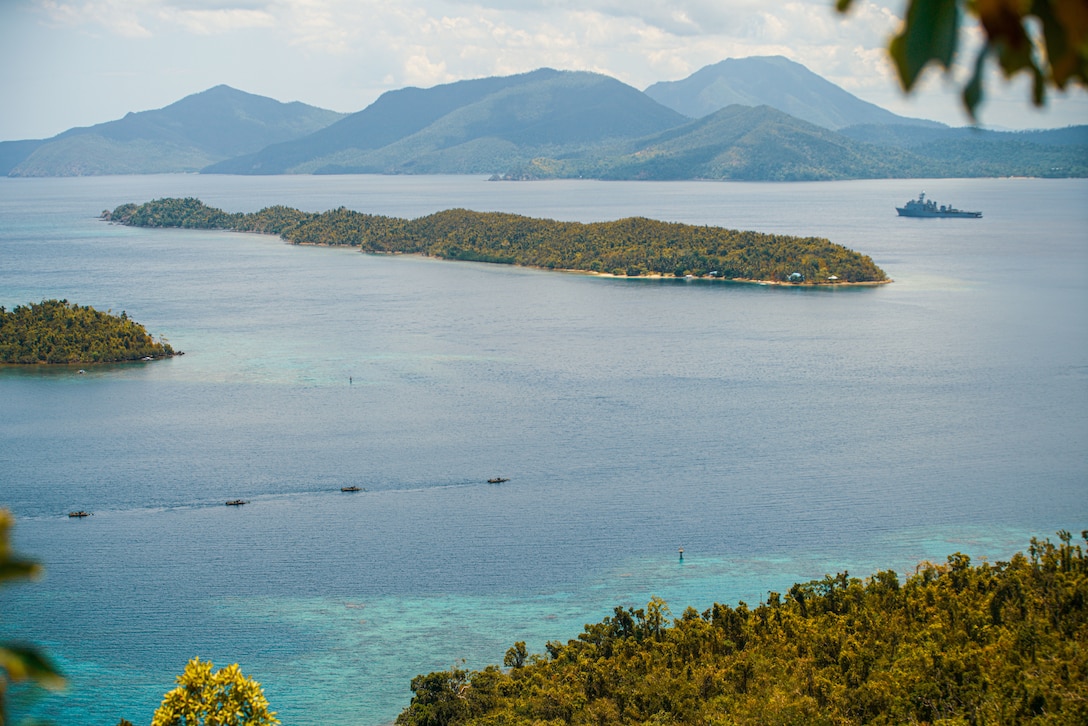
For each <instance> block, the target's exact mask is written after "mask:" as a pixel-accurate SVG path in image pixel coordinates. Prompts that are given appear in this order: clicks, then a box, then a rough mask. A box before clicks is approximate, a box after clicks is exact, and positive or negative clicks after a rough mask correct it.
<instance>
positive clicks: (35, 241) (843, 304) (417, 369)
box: [0, 176, 1088, 726]
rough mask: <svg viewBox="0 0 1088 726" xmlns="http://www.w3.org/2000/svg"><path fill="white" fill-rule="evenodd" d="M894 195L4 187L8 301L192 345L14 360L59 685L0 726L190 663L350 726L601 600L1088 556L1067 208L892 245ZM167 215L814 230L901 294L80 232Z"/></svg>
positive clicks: (30, 596) (600, 187)
mask: <svg viewBox="0 0 1088 726" xmlns="http://www.w3.org/2000/svg"><path fill="white" fill-rule="evenodd" d="M917 187H918V183H917V182H893V181H889V182H866V183H830V184H783V185H759V184H735V185H734V184H695V183H692V184H688V183H678V184H601V183H596V182H557V183H553V182H549V183H542V184H535V183H533V184H493V183H488V182H485V181H484V180H482V179H477V178H465V177H440V178H430V177H426V178H411V177H391V178H384V177H383V178H374V177H316V178H268V179H248V178H246V179H239V178H229V177H214V178H208V177H199V176H164V177H146V178H145V177H120V178H108V179H106V178H101V179H54V180H14V179H13V180H8V179H0V259H2V264H0V304H2V305H6V306H8V307H11V306H13V305H15V304H20V303H25V302H29V301H36V300H40V299H42V298H45V297H65V298H68V299H70V300H72V301H75V302H79V303H81V304H91V305H94V306H96V307H99V308H103V309H106V308H112V309H114V310H115V311H119V310H126V311H127V312H128V314H129V315H130V316H132V317H133V318H134V319H136V320H138V321H140V322H142V323H144V324H145V325H147V326H148V328H149V329H150V330H151V331H152V332H154V333H156V334H164V335H166V337H167V338H168V339H169V340H170V341H171V343H172V344H173V345H175V346H176V347H178V348H180V349H182V350H185V351H186V355H185V356H183V357H181V358H177V359H174V360H170V361H162V362H156V363H154V364H151V365H134V366H112V367H104V368H94V369H90V370H89V371H88V372H87V373H86V374H85V375H78V374H76V373H75V372H74V371H73V370H70V369H64V370H53V369H50V370H39V369H30V370H28V369H5V370H2V371H0V407H2V411H3V416H2V417H0V492H2V495H0V502H2V503H3V504H4V505H6V506H9V507H11V508H12V509H13V511H14V512H15V514H16V516H17V518H18V525H17V530H16V541H17V545H18V547H19V549H20V550H21V551H24V552H27V553H30V554H33V555H35V556H37V557H39V558H40V559H42V560H43V561H44V563H45V564H46V567H47V577H46V578H45V579H44V580H43V581H41V582H38V583H34V584H29V585H25V586H19V587H17V588H14V589H9V590H8V591H6V592H5V593H4V594H3V595H2V600H0V604H2V607H3V611H2V612H3V618H2V619H0V627H2V629H3V631H2V632H0V637H3V638H9V637H25V638H28V639H33V640H35V641H37V642H41V643H43V644H44V645H46V646H47V647H48V649H49V650H50V652H51V653H53V654H55V655H56V656H57V657H58V659H59V660H60V662H61V664H62V666H63V667H64V669H65V671H66V672H67V673H68V674H69V676H70V678H71V687H70V688H69V689H68V691H67V692H66V693H64V694H60V695H48V694H47V695H43V694H41V693H39V692H34V691H29V690H26V689H20V690H18V691H17V692H16V693H15V694H14V711H15V715H16V716H17V717H28V716H33V717H38V718H45V719H51V720H53V721H55V722H57V723H88V724H107V725H108V726H112V725H113V724H115V723H116V722H117V720H118V719H119V718H121V717H122V716H124V717H126V718H128V719H130V720H132V721H134V722H137V723H139V722H141V721H143V722H146V721H148V720H149V719H150V715H151V712H152V711H153V709H154V708H155V706H156V705H157V703H158V701H159V699H161V696H162V693H163V692H165V691H166V690H168V688H169V687H170V685H171V682H172V679H173V676H174V675H175V674H177V673H178V672H180V671H181V669H182V668H183V666H184V663H185V662H186V661H187V660H188V659H189V658H191V657H192V656H194V655H199V656H201V657H202V658H211V659H212V660H214V661H215V662H216V663H218V664H227V663H231V662H239V663H241V665H242V667H243V670H244V671H245V672H247V673H249V674H251V675H253V676H254V677H256V678H257V679H258V680H260V681H261V682H262V683H263V684H264V686H265V690H266V693H267V694H268V696H269V698H270V700H271V701H272V704H273V707H274V708H276V709H277V710H278V711H279V712H280V715H281V717H282V719H283V721H284V723H287V724H360V725H361V726H373V725H375V724H383V723H388V722H389V721H391V720H392V719H393V718H394V717H395V716H396V714H397V713H398V712H399V710H400V709H401V708H403V707H404V706H405V705H406V704H407V701H408V698H409V696H410V692H409V690H408V683H409V681H410V679H411V677H412V676H413V675H415V674H418V673H421V672H426V671H429V670H433V669H439V668H448V667H450V666H452V665H454V664H456V663H459V662H460V659H462V658H463V659H465V661H466V663H467V664H468V665H470V666H472V667H482V666H483V665H485V664H487V663H493V662H501V660H502V656H503V653H504V652H505V650H506V648H508V647H509V646H510V645H511V644H512V643H513V642H514V641H516V640H525V641H527V642H528V644H529V647H530V650H533V651H536V652H541V651H542V650H543V646H544V643H545V642H546V641H547V640H550V639H562V640H565V639H567V638H571V637H575V636H576V635H577V632H578V631H579V630H580V629H581V626H582V625H583V624H584V623H586V622H593V621H597V620H600V619H601V618H603V617H604V616H606V615H608V614H609V613H610V612H611V610H612V608H613V607H614V606H616V605H623V606H635V607H641V606H643V605H645V603H646V602H647V601H648V600H649V599H650V597H652V596H654V595H657V596H661V597H664V598H665V599H666V600H667V601H668V602H669V604H670V605H671V606H672V608H673V612H674V614H676V615H679V614H680V612H682V611H683V609H684V608H685V607H686V606H688V605H692V606H694V607H696V608H697V609H700V610H702V609H705V608H707V607H709V606H710V605H711V604H712V603H713V602H714V601H724V602H735V601H736V600H738V599H745V600H747V601H748V602H750V603H754V602H757V601H759V600H760V599H761V598H763V597H765V596H766V592H767V591H768V590H778V591H783V590H785V589H788V587H789V586H790V584H792V583H793V582H795V581H798V580H807V579H812V578H819V577H822V576H823V575H824V574H826V573H830V572H836V571H839V570H842V569H849V570H850V571H851V572H852V573H854V574H859V575H864V574H868V573H870V572H872V571H874V570H876V569H883V568H888V567H892V568H896V569H900V570H903V571H906V570H909V569H910V568H911V567H912V566H913V565H914V563H916V562H917V561H918V560H919V559H923V558H934V559H943V557H944V556H946V555H947V554H949V553H951V552H953V551H957V550H961V551H965V552H968V553H969V554H972V555H973V556H985V557H989V558H991V559H999V558H1005V557H1008V556H1009V555H1011V554H1012V552H1014V551H1015V550H1017V549H1022V548H1023V547H1025V546H1026V544H1027V540H1028V538H1029V537H1031V536H1032V535H1040V536H1046V535H1048V534H1052V533H1053V532H1054V531H1055V530H1056V529H1059V528H1066V529H1070V530H1074V531H1080V530H1081V529H1083V528H1085V526H1088V525H1086V524H1085V523H1086V522H1088V516H1086V515H1088V506H1086V502H1088V497H1086V493H1088V476H1086V472H1088V341H1086V339H1085V335H1084V331H1085V330H1086V329H1088V326H1086V325H1085V322H1086V320H1085V311H1086V310H1088V304H1086V303H1088V283H1086V281H1085V278H1084V275H1083V270H1084V269H1088V266H1086V264H1085V263H1086V262H1088V249H1086V241H1088V240H1086V239H1085V236H1084V230H1085V229H1088V224H1086V223H1088V213H1086V212H1085V211H1084V210H1083V208H1082V204H1081V202H1082V200H1083V198H1084V197H1085V192H1088V186H1086V184H1085V183H1084V182H1081V181H1041V180H977V181H955V180H941V181H936V180H934V181H928V182H926V186H925V189H926V191H927V193H928V194H929V196H931V197H933V198H935V199H939V200H941V201H942V202H945V201H947V202H950V203H954V204H955V205H956V206H958V207H961V208H972V209H973V208H979V209H983V210H984V212H985V214H986V216H985V217H984V218H983V219H982V220H907V219H899V218H896V217H895V216H894V209H893V207H894V205H895V204H897V203H902V202H903V201H904V200H906V199H908V198H912V197H913V196H916V195H917V191H918V189H917ZM163 195H192V196H199V197H201V198H202V199H204V200H205V201H207V202H208V203H210V204H214V205H217V206H221V207H223V208H225V209H228V210H251V209H257V208H259V207H261V206H265V205H268V204H274V203H285V204H291V205H294V206H299V207H303V208H307V209H326V208H331V207H337V206H340V205H341V204H342V205H344V206H348V207H351V208H355V209H360V210H363V211H372V212H379V213H384V214H397V215H402V216H415V215H419V214H424V213H428V212H431V211H435V210H437V209H443V208H448V207H454V206H464V207H468V208H473V209H481V210H504V211H515V212H521V213H526V214H533V215H537V216H548V217H555V218H561V219H581V220H592V219H613V218H618V217H621V216H627V215H631V214H644V215H646V216H651V217H656V218H660V219H670V220H681V221H689V222H692V223H700V224H702V223H707V224H721V225H725V226H730V227H738V228H743V229H759V230H762V231H774V232H782V233H792V234H806V235H807V234H818V235H822V236H828V237H830V238H831V239H832V240H834V241H837V242H842V243H844V244H847V245H848V246H851V247H854V248H856V249H860V250H862V251H864V252H866V253H868V254H871V255H872V256H873V257H874V259H875V260H876V261H877V263H878V264H880V265H881V266H883V267H884V268H885V269H886V270H887V271H888V272H889V274H890V275H891V276H892V277H893V278H895V280H896V282H895V283H894V284H892V285H888V286H884V287H879V288H866V289H849V290H846V289H836V290H811V289H781V288H771V287H761V286H752V285H728V284H722V283H710V282H684V281H640V280H612V279H600V278H591V277H585V276H581V275H568V274H558V273H546V272H541V271H535V270H521V269H513V268H508V267H498V266H489V265H478V264H464V263H445V262H439V261H434V260H426V259H419V258H411V257H368V256H364V255H360V254H358V253H353V252H350V251H346V250H334V249H317V248H297V247H291V246H287V245H284V244H282V243H280V242H279V241H278V240H276V239H272V238H267V237H260V236H255V235H240V234H229V233H210V232H194V231H178V230H134V229H127V228H121V227H116V226H111V225H107V224H103V223H101V222H99V221H97V220H96V219H95V218H94V217H95V216H96V215H97V214H98V212H99V211H100V210H101V209H102V208H106V207H113V206H116V205H117V204H120V203H122V202H125V201H130V200H133V201H142V200H145V199H149V198H152V197H155V196H163ZM889 212H890V213H891V214H889ZM1041 220H1045V221H1041ZM349 381H350V382H349ZM500 474H501V475H503V476H507V477H510V481H509V482H508V483H506V484H503V485H501V486H493V485H488V484H487V483H486V481H485V480H486V479H487V478H488V477H491V476H495V475H500ZM348 484H355V485H358V486H361V487H365V488H366V489H367V491H366V492H359V493H357V494H350V495H349V494H342V493H341V492H340V491H339V489H340V487H341V486H344V485H348ZM235 497H240V498H244V499H247V500H249V501H250V504H247V505H246V506H245V507H242V508H237V509H236V508H229V507H224V506H223V502H225V501H226V500H227V499H232V498H235ZM71 509H87V510H90V511H93V512H94V516H93V517H90V518H87V519H85V520H81V521H74V520H69V519H68V518H67V517H66V516H64V513H65V512H67V511H69V510H71ZM679 547H683V548H684V549H685V561H684V562H683V563H682V564H681V563H680V562H679V561H678V557H677V549H678V548H679Z"/></svg>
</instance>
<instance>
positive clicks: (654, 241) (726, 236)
mask: <svg viewBox="0 0 1088 726" xmlns="http://www.w3.org/2000/svg"><path fill="white" fill-rule="evenodd" d="M103 217H104V218H106V219H109V220H112V221H115V222H120V223H122V224H128V225H133V226H139V227H183V228H198V229H229V230H239V231H248V232H263V233H266V234H278V235H280V236H281V237H282V238H283V239H285V240H287V241H288V242H293V243H295V244H321V245H349V246H354V247H359V248H360V249H361V250H363V251H364V252H389V253H391V252H400V253H413V254H423V255H429V256H432V257H440V258H444V259H450V260H472V261H476V262H495V263H501V264H510V265H523V266H529V267H542V268H547V269H563V270H579V271H587V272H600V273H610V274H616V275H627V276H633V277H637V276H644V275H669V276H677V277H683V276H685V275H693V276H695V277H715V278H724V279H730V280H764V281H774V282H786V281H789V280H790V279H791V276H793V275H797V276H799V278H800V279H801V280H803V281H805V282H807V283H819V284H833V283H843V282H882V281H885V280H886V279H887V276H886V275H885V273H884V271H883V270H881V269H880V268H879V267H877V266H876V264H875V263H874V262H873V261H872V259H871V258H869V257H868V256H865V255H861V254H859V253H857V252H854V251H853V250H849V249H847V248H846V247H843V246H842V245H837V244H833V243H832V242H830V241H828V240H826V239H823V238H820V237H793V236H787V235H774V234H762V233H759V232H741V231H737V230H729V229H723V228H721V227H707V226H701V227H700V226H695V225H689V224H676V223H668V222H659V221H655V220H652V219H645V218H641V217H636V218H629V219H621V220H617V221H614V222H598V223H593V224H581V223H578V222H558V221H555V220H550V219H534V218H530V217H523V216H519V215H516V214H501V213H497V212H486V213H485V212H472V211H469V210H466V209H450V210H447V211H444V212H438V213H436V214H431V215H428V216H426V217H420V218H418V219H413V220H406V219H399V218H395V217H385V216H380V215H371V214H363V213H360V212H354V211H351V210H349V209H345V208H343V207H341V208H339V209H334V210H331V211H328V212H322V213H306V212H300V211H299V210H297V209H291V208H288V207H282V206H277V207H269V208H267V209H262V210H261V211H259V212H256V213H254V214H228V213H227V212H224V211H222V210H219V209H215V208H213V207H208V206H207V205H205V204H204V203H202V202H201V201H200V200H198V199H193V198H187V199H157V200H154V201H151V202H147V203H146V204H142V205H136V204H125V205H122V206H120V207H117V209H115V210H114V211H113V212H106V213H104V214H103ZM794 279H798V278H796V277H795V278H794Z"/></svg>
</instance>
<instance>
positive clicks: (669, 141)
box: [514, 106, 937, 181]
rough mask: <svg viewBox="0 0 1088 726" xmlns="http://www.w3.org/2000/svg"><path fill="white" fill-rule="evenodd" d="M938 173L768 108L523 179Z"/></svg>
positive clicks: (723, 113)
mask: <svg viewBox="0 0 1088 726" xmlns="http://www.w3.org/2000/svg"><path fill="white" fill-rule="evenodd" d="M936 171H937V169H936V167H935V166H932V165H929V164H928V162H927V161H926V160H924V159H922V158H920V157H918V156H916V155H914V154H911V153H910V152H908V151H906V150H901V149H896V150H894V151H889V150H888V149H882V148H879V147H877V146H874V145H871V144H867V143H864V142H859V141H854V140H853V139H849V138H847V137H845V136H842V135H841V134H837V133H835V132H833V131H829V130H828V129H824V128H821V127H819V126H816V125H814V124H811V123H807V122H805V121H801V120H799V119H796V118H794V117H793V116H790V115H788V114H785V113H782V112H781V111H778V110H776V109H773V108H771V107H769V106H760V107H758V108H750V107H747V106H729V107H727V108H724V109H722V110H720V111H718V112H716V113H713V114H711V115H710V116H707V117H705V118H701V119H698V120H696V121H692V122H690V123H688V124H685V125H684V126H681V127H679V128H676V129H671V130H669V131H666V132H663V133H661V134H657V135H655V136H652V137H648V138H646V139H643V140H641V142H640V143H639V144H638V145H637V148H634V149H632V150H631V151H630V152H628V153H625V154H622V155H617V156H613V157H608V158H604V159H567V160H562V161H558V160H550V159H536V160H534V161H533V162H532V163H530V164H528V165H525V166H524V167H522V168H520V169H518V170H517V171H516V172H515V174H514V175H515V176H516V177H518V178H546V177H549V176H587V177H597V178H602V179H655V180H674V179H731V180H749V181H756V180H758V181H810V180H827V179H869V178H893V177H900V176H929V175H933V174H934V173H935V172H936Z"/></svg>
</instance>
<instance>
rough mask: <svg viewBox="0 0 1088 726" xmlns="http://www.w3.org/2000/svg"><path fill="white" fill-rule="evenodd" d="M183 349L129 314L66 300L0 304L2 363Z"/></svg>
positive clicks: (117, 357) (112, 359)
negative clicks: (11, 305)
mask: <svg viewBox="0 0 1088 726" xmlns="http://www.w3.org/2000/svg"><path fill="white" fill-rule="evenodd" d="M173 355H181V353H180V351H179V352H175V351H174V349H173V348H172V347H171V346H170V344H169V343H166V342H165V341H161V340H160V341H156V340H155V339H154V338H152V337H151V335H149V334H148V332H147V330H146V329H145V328H144V326H142V325H140V324H139V323H137V322H136V321H134V320H132V319H130V318H129V317H128V313H126V312H123V311H122V313H121V314H120V315H114V314H113V313H112V312H108V311H107V312H104V313H103V312H100V311H98V310H95V309H94V308H92V307H90V306H87V305H76V304H74V303H70V302H68V301H67V300H43V301H42V302H40V303H30V304H29V305H16V306H15V307H14V308H12V309H11V310H7V309H6V308H4V307H0V363H9V364H33V363H62V364H63V363H68V364H77V363H79V364H83V363H119V362H122V361H134V360H142V359H145V358H165V357H168V356H173Z"/></svg>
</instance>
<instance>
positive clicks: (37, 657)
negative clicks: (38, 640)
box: [0, 644, 64, 690]
mask: <svg viewBox="0 0 1088 726" xmlns="http://www.w3.org/2000/svg"><path fill="white" fill-rule="evenodd" d="M0 671H3V672H4V673H6V674H7V677H8V679H9V680H11V681H26V680H31V681H34V682H36V683H37V684H38V685H40V686H44V687H45V688H51V689H53V690H57V689H60V688H63V687H64V676H62V675H61V673H60V671H59V670H57V668H56V667H55V666H54V665H53V664H52V663H50V662H49V659H48V658H46V657H45V654H43V653H42V652H41V651H39V650H38V649H37V648H34V647H33V646H29V645H12V644H7V645H3V646H0Z"/></svg>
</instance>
